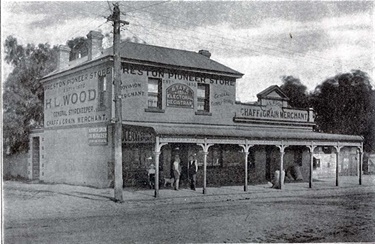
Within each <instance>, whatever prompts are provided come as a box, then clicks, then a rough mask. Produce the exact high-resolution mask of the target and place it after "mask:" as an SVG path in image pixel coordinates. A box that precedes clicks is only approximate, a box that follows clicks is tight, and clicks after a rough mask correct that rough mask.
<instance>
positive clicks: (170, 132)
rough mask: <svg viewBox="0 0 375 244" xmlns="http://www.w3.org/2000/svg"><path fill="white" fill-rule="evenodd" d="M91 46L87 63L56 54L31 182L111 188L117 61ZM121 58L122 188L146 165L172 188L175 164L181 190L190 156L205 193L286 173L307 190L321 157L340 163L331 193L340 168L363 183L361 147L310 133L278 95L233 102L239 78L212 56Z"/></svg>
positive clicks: (137, 50)
mask: <svg viewBox="0 0 375 244" xmlns="http://www.w3.org/2000/svg"><path fill="white" fill-rule="evenodd" d="M87 37H88V50H87V53H88V55H87V56H85V57H82V58H79V59H76V60H73V61H69V52H70V50H69V48H67V47H65V46H61V47H60V52H59V65H58V69H57V70H56V71H54V72H53V73H51V74H49V75H47V76H46V77H44V78H43V80H42V82H43V85H44V129H43V130H40V131H35V133H33V134H32V135H31V140H30V141H31V147H30V148H31V154H30V155H31V156H30V165H29V177H30V178H32V179H40V180H43V181H45V182H58V183H70V184H79V185H90V186H96V187H109V186H111V184H112V183H113V177H114V176H113V175H114V153H113V148H114V143H113V117H114V103H113V94H114V90H113V89H114V86H113V51H112V48H108V49H105V50H103V49H102V39H103V35H101V34H100V33H98V32H94V31H92V32H90V33H89V34H88V35H87ZM120 55H121V64H122V73H121V82H122V84H121V99H122V125H123V138H122V142H123V144H122V151H123V160H122V161H123V180H124V185H125V186H132V185H139V184H143V183H144V182H145V181H146V178H147V168H148V167H149V165H150V164H151V163H154V164H155V165H157V166H158V167H157V171H159V175H160V179H163V178H170V177H171V167H172V159H173V158H174V155H175V154H179V156H180V157H181V164H182V171H183V174H182V181H184V179H186V177H187V169H186V166H187V162H188V157H189V155H193V154H195V155H196V156H197V159H198V164H199V170H198V175H197V181H198V186H203V187H204V191H205V190H206V186H211V185H228V184H244V185H245V189H246V187H247V184H248V183H261V182H266V181H270V180H271V179H272V178H273V175H274V172H275V171H276V170H279V169H280V168H281V169H288V168H290V167H292V166H298V167H299V170H300V173H301V175H302V178H303V180H305V181H307V182H310V185H311V184H312V177H313V171H314V170H315V169H316V168H319V167H320V165H319V164H317V163H316V162H317V161H319V160H318V159H317V158H319V157H318V156H317V155H318V154H319V153H322V152H323V151H327V150H331V151H332V152H333V153H334V154H335V158H336V161H335V162H339V163H335V165H332V166H331V167H332V169H333V170H334V172H336V178H337V184H338V182H339V181H338V179H339V173H340V172H343V170H344V168H343V164H342V163H340V162H343V161H345V160H343V159H344V158H349V159H350V160H349V161H350V162H349V164H350V165H351V166H350V167H354V171H355V174H358V176H359V179H360V177H361V169H360V167H361V158H362V148H363V147H362V140H363V139H362V138H361V137H359V136H350V135H337V134H324V133H317V132H314V131H313V127H314V114H313V111H312V110H311V109H310V110H303V109H298V108H292V107H290V106H289V104H288V98H287V97H286V96H285V94H284V93H283V92H282V91H281V89H280V88H279V87H278V86H271V87H269V88H268V89H266V90H264V91H262V92H260V93H259V94H258V101H257V102H254V103H246V104H245V103H240V102H237V101H236V85H237V80H238V79H240V78H241V77H242V75H243V74H242V73H240V72H238V71H235V70H233V69H231V68H229V67H226V66H225V65H222V64H220V63H218V62H215V61H214V60H212V59H211V58H210V53H209V52H208V51H205V50H201V51H199V52H191V51H184V50H177V49H171V48H165V47H158V46H151V45H146V44H138V43H131V42H123V43H121V53H120ZM249 72H250V71H249ZM314 155H315V156H314ZM353 165H354V166H353Z"/></svg>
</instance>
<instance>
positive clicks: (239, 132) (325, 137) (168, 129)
mask: <svg viewBox="0 0 375 244" xmlns="http://www.w3.org/2000/svg"><path fill="white" fill-rule="evenodd" d="M124 125H125V124H124ZM137 125H138V126H145V127H149V128H152V129H153V130H154V131H155V133H156V135H160V136H163V135H164V136H166V135H171V136H191V137H202V136H203V137H207V138H211V137H221V138H236V139H255V140H259V139H261V140H267V139H268V140H273V139H276V140H286V141H287V140H302V141H307V142H311V141H314V140H319V141H329V142H361V141H363V138H362V137H361V136H355V135H342V134H328V133H319V132H314V131H297V130H294V131H293V130H291V129H285V130H281V129H277V130H276V129H271V128H270V129H265V128H252V127H249V126H241V127H239V126H236V127H234V126H210V125H205V126H202V125H162V124H152V123H137Z"/></svg>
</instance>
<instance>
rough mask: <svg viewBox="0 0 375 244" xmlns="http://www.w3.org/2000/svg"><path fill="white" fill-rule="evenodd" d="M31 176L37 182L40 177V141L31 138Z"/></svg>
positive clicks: (36, 138)
mask: <svg viewBox="0 0 375 244" xmlns="http://www.w3.org/2000/svg"><path fill="white" fill-rule="evenodd" d="M31 161H32V166H31V167H32V169H31V172H32V175H31V178H32V179H33V180H39V176H40V139H39V137H33V140H32V158H31Z"/></svg>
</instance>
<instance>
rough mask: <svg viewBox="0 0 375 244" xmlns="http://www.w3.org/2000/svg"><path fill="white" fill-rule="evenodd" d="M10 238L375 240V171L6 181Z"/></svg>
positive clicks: (69, 240)
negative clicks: (260, 179) (175, 184)
mask: <svg viewBox="0 0 375 244" xmlns="http://www.w3.org/2000/svg"><path fill="white" fill-rule="evenodd" d="M4 190H5V226H4V228H5V243H129V242H138V243H145V242H148V243H149V242H157V243H160V242H163V243H176V242H180V243H181V242H183V243H186V242H189V243H191V242H193V243H198V242H199V243H202V242H222V243H225V242H344V241H349V242H370V241H375V234H374V232H375V224H374V220H375V214H374V213H375V189H374V177H368V176H367V177H366V178H364V184H363V185H362V186H359V185H357V184H354V183H351V182H350V183H348V184H343V185H342V186H340V187H339V188H337V187H335V186H333V184H332V182H322V183H317V184H315V185H314V188H313V189H309V188H308V187H307V185H306V183H295V184H287V185H286V187H285V189H284V190H282V191H278V190H274V189H270V188H268V187H267V186H264V185H263V186H250V189H249V192H248V193H244V192H243V191H241V187H240V186H239V187H227V188H224V187H223V188H222V189H220V188H216V189H210V188H209V190H210V192H211V193H212V194H211V195H210V194H209V195H208V196H203V195H201V194H200V192H199V191H200V190H201V189H198V191H197V192H191V191H189V190H187V189H183V190H181V191H179V192H174V191H172V190H164V191H163V190H162V191H161V198H160V199H158V200H155V199H153V198H152V191H133V192H125V193H124V194H125V195H126V194H127V195H126V196H125V202H124V203H122V204H118V203H114V202H112V201H111V200H110V199H109V198H110V196H111V192H110V190H109V189H104V190H103V189H92V188H85V187H74V186H61V185H42V184H25V183H14V182H6V183H5V187H4Z"/></svg>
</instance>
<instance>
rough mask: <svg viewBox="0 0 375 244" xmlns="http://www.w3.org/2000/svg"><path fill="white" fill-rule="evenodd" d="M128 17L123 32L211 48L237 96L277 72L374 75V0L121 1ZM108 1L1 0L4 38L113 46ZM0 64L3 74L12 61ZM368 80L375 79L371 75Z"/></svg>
mask: <svg viewBox="0 0 375 244" xmlns="http://www.w3.org/2000/svg"><path fill="white" fill-rule="evenodd" d="M119 4H120V10H121V12H122V16H121V19H122V20H126V21H128V22H129V23H130V24H129V25H128V26H125V27H124V28H123V30H122V32H121V35H122V39H125V38H132V39H137V40H139V41H140V42H145V43H147V44H150V45H157V46H164V47H170V48H177V49H183V50H189V51H198V50H201V49H206V50H209V51H210V52H211V54H212V56H211V58H212V59H213V60H215V61H218V62H220V63H222V64H224V65H226V66H228V67H230V68H232V69H235V70H237V71H239V72H241V73H243V74H244V76H243V77H242V78H241V79H239V80H238V83H237V100H238V101H241V102H253V101H256V100H257V97H256V95H257V94H258V93H260V92H261V91H263V90H264V89H266V88H267V87H269V86H271V85H281V84H282V79H281V77H282V76H289V75H291V76H294V77H296V78H299V79H300V80H301V82H302V84H304V85H305V86H306V87H307V89H308V91H313V90H314V89H315V87H316V86H317V85H319V84H321V83H322V82H323V81H324V80H325V79H327V78H330V77H333V76H335V75H336V74H338V73H345V72H350V71H351V70H353V69H360V70H362V71H364V72H367V73H368V74H369V76H370V77H371V78H372V79H374V77H375V71H374V63H375V57H374V50H375V42H374V20H375V18H374V2H372V1H337V2H328V1H268V2H266V1H215V2H213V1H189V2H187V1H132V2H128V1H120V2H119ZM110 5H111V2H105V1H94V2H92V1H91V2H78V1H64V2H62V1H59V2H56V1H28V2H27V1H9V0H8V1H2V2H1V34H2V45H3V43H4V40H5V38H6V37H7V36H9V35H12V36H14V37H16V38H17V40H18V42H19V43H20V44H23V45H26V44H28V43H33V44H39V43H49V44H51V45H63V44H65V43H66V41H67V40H70V39H73V38H75V37H79V36H86V35H87V34H88V32H89V31H90V30H97V31H101V32H102V33H103V34H104V35H105V36H106V37H105V39H104V45H105V46H106V47H109V46H111V42H112V25H111V23H110V22H107V20H106V17H107V16H109V15H110V14H111V10H110V7H109V6H110ZM2 66H3V75H5V76H6V75H7V74H9V72H10V71H11V67H10V66H8V65H2ZM372 85H373V86H375V85H374V82H373V81H372Z"/></svg>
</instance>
